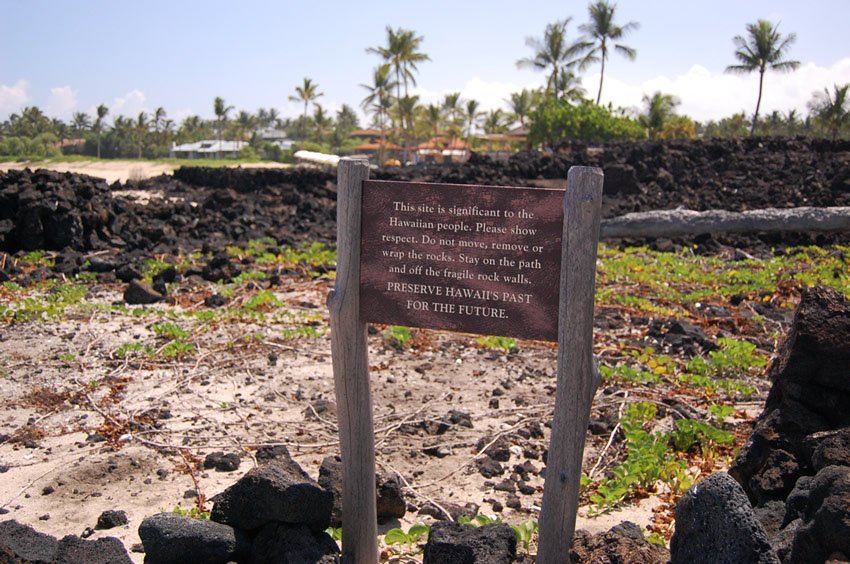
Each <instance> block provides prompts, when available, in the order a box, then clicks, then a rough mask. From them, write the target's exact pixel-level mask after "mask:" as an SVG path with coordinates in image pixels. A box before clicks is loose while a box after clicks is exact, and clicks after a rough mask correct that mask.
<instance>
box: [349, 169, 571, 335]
mask: <svg viewBox="0 0 850 564" xmlns="http://www.w3.org/2000/svg"><path fill="white" fill-rule="evenodd" d="M563 201H564V190H551V189H540V188H512V187H501V186H468V185H455V184H420V183H412V182H386V181H376V180H367V181H364V182H363V192H362V223H361V239H360V315H361V318H362V319H363V320H364V321H373V322H377V323H387V324H392V325H407V326H413V327H425V328H429V329H446V330H450V331H458V332H463V333H480V334H485V335H502V336H509V337H518V338H523V339H539V340H546V341H557V340H558V303H559V295H558V292H559V288H560V273H561V266H560V264H561V238H562V232H563V220H564V211H563Z"/></svg>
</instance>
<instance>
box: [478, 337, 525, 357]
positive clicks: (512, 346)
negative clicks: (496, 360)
mask: <svg viewBox="0 0 850 564" xmlns="http://www.w3.org/2000/svg"><path fill="white" fill-rule="evenodd" d="M475 342H476V343H478V344H479V345H481V346H482V347H487V348H488V349H494V350H497V351H500V352H503V353H505V354H510V353H512V352H515V351H516V350H517V349H518V347H517V343H516V339H512V338H510V337H495V336H483V337H478V338H476V339H475Z"/></svg>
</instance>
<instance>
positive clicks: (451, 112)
mask: <svg viewBox="0 0 850 564" xmlns="http://www.w3.org/2000/svg"><path fill="white" fill-rule="evenodd" d="M443 109H444V110H445V111H446V113H447V114H448V116H449V118H450V119H451V120H452V121H455V120H457V118H458V116H459V115H460V112H461V109H460V92H449V93H448V94H446V95H445V96H443Z"/></svg>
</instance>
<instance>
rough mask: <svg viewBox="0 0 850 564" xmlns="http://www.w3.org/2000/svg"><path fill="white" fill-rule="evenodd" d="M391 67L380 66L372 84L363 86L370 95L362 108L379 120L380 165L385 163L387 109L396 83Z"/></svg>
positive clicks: (375, 72)
mask: <svg viewBox="0 0 850 564" xmlns="http://www.w3.org/2000/svg"><path fill="white" fill-rule="evenodd" d="M390 70H391V67H390V65H389V63H385V64H383V65H380V66H379V67H378V68H376V69H375V71H374V73H373V75H372V84H371V85H369V84H361V85H360V86H362V87H363V88H365V89H366V90H368V91H369V94H368V95H367V96H366V97H365V98H363V101H362V102H361V103H360V106H361V107H362V108H363V109H364V110H367V109H371V110H372V111H373V113H374V114H375V115H376V116H377V119H378V128H379V129H380V130H381V145H380V147H379V148H378V164H379V165H380V164H383V162H384V145H385V144H386V132H385V127H386V121H385V118H386V116H387V109H388V108H389V106H390V96H391V95H392V94H391V92H392V89H393V87H394V86H395V85H396V82H395V81H393V80H392V79H391V78H390Z"/></svg>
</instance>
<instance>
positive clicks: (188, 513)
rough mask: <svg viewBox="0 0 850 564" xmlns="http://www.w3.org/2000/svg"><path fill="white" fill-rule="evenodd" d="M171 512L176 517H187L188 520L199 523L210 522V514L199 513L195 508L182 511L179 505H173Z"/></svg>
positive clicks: (207, 512) (206, 512) (205, 512)
mask: <svg viewBox="0 0 850 564" xmlns="http://www.w3.org/2000/svg"><path fill="white" fill-rule="evenodd" d="M171 512H172V513H176V514H177V515H182V516H183V517H189V518H190V519H198V520H199V521H209V520H210V512H209V511H201V510H200V509H198V507H197V506H196V507H190V508H189V509H183V508H182V507H180V506H179V505H175V506H174V509H172V510H171Z"/></svg>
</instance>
